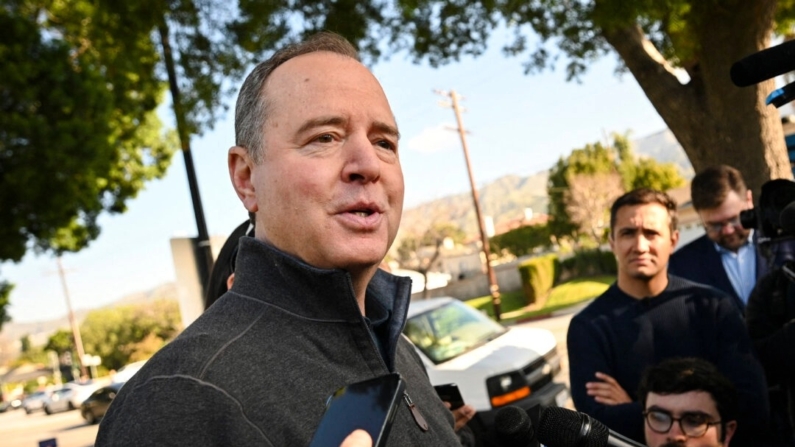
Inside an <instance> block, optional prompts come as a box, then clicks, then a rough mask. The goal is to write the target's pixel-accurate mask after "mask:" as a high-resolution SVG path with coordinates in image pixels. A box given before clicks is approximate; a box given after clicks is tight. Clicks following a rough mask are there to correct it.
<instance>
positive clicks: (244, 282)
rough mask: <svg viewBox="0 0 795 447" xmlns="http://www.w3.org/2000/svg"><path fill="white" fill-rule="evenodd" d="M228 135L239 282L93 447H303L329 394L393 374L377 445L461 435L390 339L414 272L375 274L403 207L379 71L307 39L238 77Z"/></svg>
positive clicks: (405, 349) (342, 48)
mask: <svg viewBox="0 0 795 447" xmlns="http://www.w3.org/2000/svg"><path fill="white" fill-rule="evenodd" d="M235 130H236V138H237V142H236V145H235V146H234V147H232V148H231V149H230V150H229V155H228V166H229V173H230V177H231V179H232V184H233V186H234V188H235V191H236V192H237V195H238V197H239V198H240V200H241V201H242V202H243V205H244V206H245V208H246V209H247V210H248V211H249V212H252V213H255V216H256V218H255V221H256V222H255V236H254V237H253V238H252V237H242V238H241V239H240V245H239V249H238V255H237V259H236V265H235V281H234V284H233V285H232V287H231V289H230V290H229V291H228V292H227V293H226V294H225V295H224V297H223V298H222V299H220V300H218V301H217V302H216V303H215V304H213V306H212V307H210V308H209V309H208V310H207V311H206V312H205V313H204V314H203V315H202V316H201V317H200V318H199V319H198V320H196V321H195V322H194V323H193V324H192V325H191V326H190V327H188V328H186V329H185V331H184V332H183V333H182V334H181V335H180V336H179V337H177V338H176V339H175V340H174V341H172V342H171V343H169V344H168V345H167V346H166V347H165V348H163V349H162V350H161V351H160V352H158V353H157V354H156V355H155V356H154V357H153V358H152V359H151V360H149V362H147V365H146V366H145V367H144V368H143V369H142V370H141V371H140V372H139V373H138V374H137V375H136V376H135V377H133V379H132V380H130V381H129V382H128V383H127V384H126V385H125V386H124V387H123V388H122V390H121V392H120V393H119V395H118V396H117V397H116V399H115V401H114V403H113V405H112V406H111V408H110V410H109V412H108V414H107V415H106V417H105V419H104V420H103V422H102V425H101V426H100V429H99V433H98V436H97V442H96V445H97V446H104V445H113V446H118V445H130V446H132V445H135V446H142V445H176V444H179V445H191V446H209V445H272V446H300V445H308V444H309V441H310V440H311V438H312V434H313V432H314V431H315V428H316V427H317V426H318V424H319V422H320V420H321V417H322V416H323V412H324V408H325V403H326V398H327V397H328V396H329V395H331V393H332V392H334V391H335V390H337V389H339V388H340V387H342V386H344V385H347V384H350V383H353V382H358V381H362V380H366V379H371V378H374V377H377V376H381V375H384V374H388V373H394V372H397V373H400V374H401V376H402V377H403V379H404V380H405V382H406V392H405V394H404V395H403V396H401V399H400V400H401V402H400V403H399V406H398V408H397V411H396V414H395V417H394V423H393V425H392V429H391V432H390V436H389V442H388V445H390V446H430V445H433V446H447V445H458V444H459V442H458V439H457V437H456V435H455V432H454V430H453V424H454V420H453V416H452V414H451V412H450V411H449V410H448V409H447V408H446V407H445V406H444V405H443V403H442V402H441V401H440V400H439V398H438V397H437V395H436V394H435V392H434V389H433V387H432V386H431V384H430V383H429V381H428V378H427V375H426V373H425V370H424V368H423V365H422V363H421V361H420V360H419V358H418V356H417V354H416V353H415V351H414V348H413V347H412V346H411V344H410V343H409V342H408V341H407V340H406V339H405V338H404V337H402V335H401V331H402V329H403V326H404V323H405V319H406V312H407V310H408V304H409V295H410V290H411V281H410V280H409V279H407V278H401V277H396V276H392V275H390V274H388V273H386V272H383V271H381V270H379V269H378V266H379V264H380V262H381V260H382V259H383V258H384V256H385V255H386V253H387V250H388V249H389V247H390V245H391V244H392V242H393V240H394V238H395V234H396V232H397V229H398V225H399V222H400V217H401V212H402V208H403V174H402V171H401V167H400V159H399V157H398V138H399V133H398V129H397V125H396V123H395V118H394V116H393V114H392V111H391V109H390V107H389V103H388V102H387V99H386V96H385V95H384V93H383V91H382V89H381V86H380V84H379V83H378V81H377V80H376V79H375V77H374V76H373V75H372V74H371V73H370V72H369V71H368V70H367V69H366V68H365V67H364V66H363V65H362V64H361V63H360V62H359V60H358V55H357V53H356V51H355V49H354V48H353V47H352V46H351V45H350V43H348V42H347V41H346V40H344V39H342V38H340V37H338V36H336V35H333V34H326V33H324V34H320V35H317V36H314V37H313V38H310V39H309V40H307V41H306V42H303V43H300V44H297V45H293V46H289V47H287V48H285V49H283V50H280V51H278V52H277V53H275V54H274V55H273V56H272V57H271V58H270V59H269V60H267V61H265V62H263V63H261V64H260V65H258V66H257V67H256V68H255V69H254V71H253V72H252V73H251V74H250V75H249V76H248V78H247V79H246V81H245V83H244V84H243V87H242V89H241V91H240V95H239V98H238V102H237V107H236V113H235ZM362 411H368V409H362ZM352 417H353V415H352Z"/></svg>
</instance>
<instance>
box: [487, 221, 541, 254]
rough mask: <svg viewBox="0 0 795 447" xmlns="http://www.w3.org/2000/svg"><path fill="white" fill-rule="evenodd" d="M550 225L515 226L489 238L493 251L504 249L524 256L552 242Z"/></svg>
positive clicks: (498, 251) (497, 251)
mask: <svg viewBox="0 0 795 447" xmlns="http://www.w3.org/2000/svg"><path fill="white" fill-rule="evenodd" d="M549 236H550V234H549V227H548V226H547V225H545V224H543V225H525V226H523V227H519V228H515V229H513V230H511V231H507V232H505V233H502V234H498V235H496V236H493V237H491V238H490V239H489V243H490V244H491V251H492V253H500V252H502V251H503V250H504V251H507V252H508V253H511V254H512V255H514V256H524V255H528V254H530V253H532V252H533V250H535V249H536V248H539V247H548V246H549V245H550V243H551V241H550V238H549Z"/></svg>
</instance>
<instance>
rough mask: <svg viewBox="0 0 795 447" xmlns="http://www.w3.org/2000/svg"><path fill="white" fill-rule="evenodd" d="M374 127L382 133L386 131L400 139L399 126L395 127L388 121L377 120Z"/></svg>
mask: <svg viewBox="0 0 795 447" xmlns="http://www.w3.org/2000/svg"><path fill="white" fill-rule="evenodd" d="M373 127H374V128H375V130H377V131H379V132H381V133H385V134H387V135H391V136H393V137H395V138H396V139H398V140H399V139H400V132H398V130H397V127H395V126H393V125H391V124H387V123H384V122H381V121H376V122H375V123H373Z"/></svg>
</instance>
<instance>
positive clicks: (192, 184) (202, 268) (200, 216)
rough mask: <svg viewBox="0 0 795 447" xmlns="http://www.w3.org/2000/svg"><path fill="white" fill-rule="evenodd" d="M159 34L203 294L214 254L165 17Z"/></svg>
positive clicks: (203, 293) (159, 28)
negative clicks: (193, 226)
mask: <svg viewBox="0 0 795 447" xmlns="http://www.w3.org/2000/svg"><path fill="white" fill-rule="evenodd" d="M157 29H158V32H159V34H160V44H161V46H162V47H163V61H164V62H165V65H166V73H167V74H168V85H169V89H170V90H171V102H172V103H173V105H174V115H175V119H176V122H177V134H178V135H179V141H180V145H181V148H182V155H183V156H184V157H185V170H186V171H187V173H188V187H189V188H190V196H191V200H192V201H193V214H194V217H195V218H196V229H197V232H198V237H197V238H196V239H197V240H196V252H194V257H195V259H196V269H197V270H198V274H199V280H200V281H201V290H202V296H204V295H205V292H206V290H205V287H207V282H208V280H209V278H210V272H212V270H213V254H212V250H211V249H210V236H209V234H208V232H207V223H206V222H205V220H204V208H203V207H202V199H201V195H200V194H199V182H198V180H197V178H196V170H195V169H194V167H193V155H191V151H190V133H189V131H188V125H187V123H186V122H185V109H184V107H183V105H182V99H181V98H182V97H181V96H180V91H179V84H178V82H177V72H176V68H175V66H174V55H173V53H172V50H171V40H170V37H169V29H168V24H167V23H166V21H165V19H163V22H161V23H160V25H159V26H158V28H157Z"/></svg>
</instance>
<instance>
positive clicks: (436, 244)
mask: <svg viewBox="0 0 795 447" xmlns="http://www.w3.org/2000/svg"><path fill="white" fill-rule="evenodd" d="M465 237H466V234H465V233H464V232H463V231H462V230H461V229H460V228H459V227H458V226H456V225H455V224H452V223H449V222H447V223H435V224H433V225H431V227H430V228H429V229H428V230H426V231H425V233H423V234H422V236H420V237H417V236H407V237H404V238H403V239H402V240H401V242H400V245H399V246H398V257H399V260H400V262H401V264H402V265H406V266H409V267H411V268H413V269H415V270H417V271H418V272H420V273H422V279H423V289H422V296H423V298H427V297H428V296H429V293H428V287H427V285H428V273H429V272H430V271H431V270H433V269H434V268H435V267H436V265H437V264H438V262H439V260H440V257H441V255H442V246H443V245H444V241H445V240H446V239H450V240H452V241H453V243H457V244H460V243H461V242H463V241H464V238H465Z"/></svg>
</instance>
